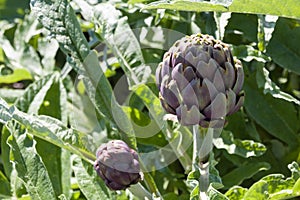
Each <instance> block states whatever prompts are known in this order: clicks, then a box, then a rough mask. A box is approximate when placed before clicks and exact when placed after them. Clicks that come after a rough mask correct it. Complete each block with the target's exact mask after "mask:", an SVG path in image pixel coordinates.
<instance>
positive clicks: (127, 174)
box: [94, 140, 141, 190]
mask: <svg viewBox="0 0 300 200" xmlns="http://www.w3.org/2000/svg"><path fill="white" fill-rule="evenodd" d="M96 157H97V160H96V162H95V164H94V168H95V170H96V171H97V173H98V175H99V176H100V177H101V178H102V179H103V180H104V182H105V184H106V185H107V187H109V188H110V189H112V190H123V189H126V188H127V187H129V186H130V185H131V184H136V183H137V182H139V181H140V180H141V174H140V165H139V160H138V155H137V153H136V151H134V150H133V149H131V148H129V147H128V145H127V144H126V143H125V142H123V141H121V140H112V141H110V142H108V143H105V144H102V145H101V146H100V147H99V148H98V149H97V152H96Z"/></svg>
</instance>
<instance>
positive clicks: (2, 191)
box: [0, 171, 11, 198]
mask: <svg viewBox="0 0 300 200" xmlns="http://www.w3.org/2000/svg"><path fill="white" fill-rule="evenodd" d="M0 185H1V187H0V198H1V196H10V195H11V194H10V191H11V190H10V183H9V181H8V179H7V178H6V177H5V175H4V174H3V173H2V171H0Z"/></svg>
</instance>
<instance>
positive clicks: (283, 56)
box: [267, 4, 300, 75]
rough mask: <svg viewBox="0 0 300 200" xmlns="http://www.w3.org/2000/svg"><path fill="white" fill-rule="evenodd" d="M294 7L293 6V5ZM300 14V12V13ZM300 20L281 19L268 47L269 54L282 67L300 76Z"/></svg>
mask: <svg viewBox="0 0 300 200" xmlns="http://www.w3.org/2000/svg"><path fill="white" fill-rule="evenodd" d="M292 5H293V4H292ZM299 13H300V12H299ZM299 26H300V22H299V20H292V19H284V18H279V19H278V20H277V23H276V26H275V29H274V32H273V35H272V38H271V40H270V41H269V44H268V46H267V54H269V55H270V56H271V58H272V59H273V60H274V61H275V62H276V63H278V64H279V65H280V66H281V67H283V68H286V69H288V70H291V71H293V72H294V73H297V74H298V75H299V74H300V69H299V67H298V63H299V62H300V53H299V48H298V47H299V45H300V42H299V40H298V38H299V37H300V27H299Z"/></svg>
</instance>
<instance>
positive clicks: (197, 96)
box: [156, 34, 244, 127]
mask: <svg viewBox="0 0 300 200" xmlns="http://www.w3.org/2000/svg"><path fill="white" fill-rule="evenodd" d="M243 82H244V72H243V68H242V65H241V62H240V61H239V60H234V59H233V57H232V54H231V51H230V49H229V46H228V45H227V44H225V43H223V42H221V41H220V40H215V39H214V38H213V37H212V36H209V35H203V34H195V35H191V36H186V37H183V38H181V39H180V40H178V41H177V42H175V44H174V45H173V46H172V47H171V48H170V49H169V51H167V52H166V53H165V54H164V57H163V61H162V62H161V63H160V64H159V66H158V68H157V70H156V83H157V86H158V89H159V95H160V101H161V104H162V106H163V108H164V109H165V110H166V112H168V113H170V114H174V115H176V116H177V118H178V120H179V122H180V123H181V124H182V125H196V124H199V125H200V126H203V127H220V126H222V125H223V124H224V122H225V117H226V116H228V115H230V114H232V113H234V112H236V111H237V110H238V109H239V108H240V107H241V106H242V105H243V102H244V93H243V92H242V91H241V90H242V86H243Z"/></svg>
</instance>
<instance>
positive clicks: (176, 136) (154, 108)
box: [132, 84, 192, 168]
mask: <svg viewBox="0 0 300 200" xmlns="http://www.w3.org/2000/svg"><path fill="white" fill-rule="evenodd" d="M132 89H133V91H134V92H135V94H136V95H137V96H139V97H140V98H141V99H142V101H143V102H144V104H145V106H146V107H147V108H148V110H149V113H150V114H151V117H152V118H153V120H154V122H155V123H156V124H157V126H158V127H159V128H160V129H161V131H162V133H163V134H164V136H165V138H166V140H167V141H168V142H169V144H168V145H166V146H165V147H163V148H165V149H173V153H171V152H170V153H168V156H165V157H166V158H171V159H174V156H176V157H177V158H178V159H179V160H180V162H181V163H182V165H183V166H184V167H185V168H188V167H190V166H191V162H192V161H191V158H190V156H189V155H188V153H187V149H188V148H189V147H190V146H191V144H192V134H191V132H190V130H189V129H188V128H187V127H183V126H179V125H178V124H177V125H176V128H171V127H168V129H166V128H165V127H166V125H165V124H166V120H165V119H164V116H165V112H164V111H163V109H162V107H161V104H160V101H159V99H158V97H157V96H156V95H155V94H154V93H153V92H152V91H151V89H150V88H149V87H148V86H147V85H145V84H139V85H137V86H136V87H133V88H132ZM160 129H158V130H156V131H157V132H158V131H160ZM166 152H169V150H167V151H166ZM172 154H175V155H172ZM171 159H170V160H171ZM172 162H173V161H172Z"/></svg>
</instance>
